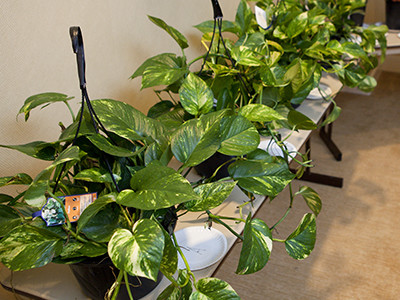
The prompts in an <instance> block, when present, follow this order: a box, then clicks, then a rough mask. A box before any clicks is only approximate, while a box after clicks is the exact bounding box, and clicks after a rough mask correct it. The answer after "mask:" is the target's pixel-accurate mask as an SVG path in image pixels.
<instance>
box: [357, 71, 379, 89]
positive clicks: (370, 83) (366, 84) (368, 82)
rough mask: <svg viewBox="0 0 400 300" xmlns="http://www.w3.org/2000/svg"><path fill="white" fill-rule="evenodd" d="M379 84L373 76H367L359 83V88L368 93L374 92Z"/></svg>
mask: <svg viewBox="0 0 400 300" xmlns="http://www.w3.org/2000/svg"><path fill="white" fill-rule="evenodd" d="M376 85H377V82H376V79H375V78H374V77H372V76H369V75H367V76H365V78H364V79H363V80H362V81H361V82H360V83H359V84H358V86H357V87H358V88H359V89H360V90H361V91H363V92H366V93H370V92H372V91H373V90H374V89H375V87H376Z"/></svg>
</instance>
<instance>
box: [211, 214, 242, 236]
mask: <svg viewBox="0 0 400 300" xmlns="http://www.w3.org/2000/svg"><path fill="white" fill-rule="evenodd" d="M206 212H207V214H208V216H209V217H210V218H211V219H213V220H214V221H215V222H217V223H219V224H221V225H222V226H224V227H225V228H226V229H228V230H229V231H230V232H231V233H232V234H233V235H234V236H236V237H237V238H238V239H240V240H242V241H243V237H242V236H241V235H240V234H238V233H237V232H236V231H234V230H233V229H232V228H231V227H230V226H229V225H228V224H226V223H225V222H224V221H222V220H221V219H220V217H219V216H216V215H213V214H212V213H211V212H210V211H209V210H207V211H206ZM238 220H241V219H238ZM241 221H243V220H241Z"/></svg>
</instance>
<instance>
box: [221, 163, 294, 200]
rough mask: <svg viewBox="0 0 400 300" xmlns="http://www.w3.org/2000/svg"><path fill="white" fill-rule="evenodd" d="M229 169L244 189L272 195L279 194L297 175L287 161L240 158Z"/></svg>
mask: <svg viewBox="0 0 400 300" xmlns="http://www.w3.org/2000/svg"><path fill="white" fill-rule="evenodd" d="M228 171H229V174H230V175H231V176H232V177H233V179H235V180H237V181H238V185H239V186H240V187H241V188H242V189H244V190H246V191H248V192H250V193H254V194H258V195H266V196H270V197H275V196H276V195H278V194H279V193H280V192H281V191H282V190H283V189H284V188H285V187H286V185H287V184H288V183H289V182H291V181H292V180H293V179H294V177H295V175H294V174H293V173H292V172H290V170H289V168H288V166H287V165H286V163H285V162H280V163H270V162H264V161H261V160H256V161H250V160H247V161H245V160H239V161H236V162H234V163H232V164H231V165H229V167H228Z"/></svg>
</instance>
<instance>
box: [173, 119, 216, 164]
mask: <svg viewBox="0 0 400 300" xmlns="http://www.w3.org/2000/svg"><path fill="white" fill-rule="evenodd" d="M215 115H216V114H207V115H203V116H201V117H200V118H199V119H191V120H189V121H186V122H185V123H184V124H182V125H181V126H180V127H179V128H178V129H177V130H176V131H175V132H174V134H173V136H172V138H171V149H172V153H173V154H174V155H175V157H176V158H177V160H179V161H180V162H182V163H184V165H185V166H187V167H192V166H196V165H198V164H199V163H201V162H203V161H205V160H206V159H207V158H209V157H210V156H211V155H213V154H214V153H215V152H216V151H217V150H218V148H219V146H220V128H219V127H220V124H219V121H218V120H220V119H221V118H222V115H220V114H218V117H217V118H214V116H215Z"/></svg>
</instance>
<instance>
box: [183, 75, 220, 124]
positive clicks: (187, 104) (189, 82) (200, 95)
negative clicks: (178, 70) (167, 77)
mask: <svg viewBox="0 0 400 300" xmlns="http://www.w3.org/2000/svg"><path fill="white" fill-rule="evenodd" d="M179 97H180V100H181V103H182V106H183V108H184V109H185V110H186V111H187V112H188V113H190V114H192V115H194V116H198V115H200V114H206V113H208V112H209V111H210V110H211V109H212V107H213V104H214V101H213V100H214V96H213V93H212V91H211V89H210V88H209V87H208V86H207V84H206V83H205V82H204V81H203V80H202V79H201V78H200V77H198V76H196V75H195V74H193V73H189V75H188V76H187V77H186V78H185V80H184V81H183V83H182V86H181V88H180V89H179Z"/></svg>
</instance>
